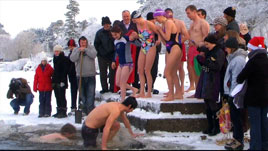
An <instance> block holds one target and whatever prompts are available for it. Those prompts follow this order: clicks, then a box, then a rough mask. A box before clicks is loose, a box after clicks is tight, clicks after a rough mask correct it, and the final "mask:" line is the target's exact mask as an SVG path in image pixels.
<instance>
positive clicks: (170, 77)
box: [162, 45, 182, 101]
mask: <svg viewBox="0 0 268 151" xmlns="http://www.w3.org/2000/svg"><path fill="white" fill-rule="evenodd" d="M166 55H167V58H166V67H165V71H164V74H165V76H166V79H167V84H168V89H169V92H168V94H167V97H166V98H164V99H162V101H173V100H174V99H175V98H178V99H182V93H181V88H180V84H179V78H178V74H177V65H178V59H180V58H181V51H180V48H179V47H178V46H176V45H175V46H173V47H172V48H171V51H170V53H169V54H168V53H166ZM174 85H175V88H176V92H175V94H174Z"/></svg>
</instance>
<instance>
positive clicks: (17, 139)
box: [0, 123, 192, 150]
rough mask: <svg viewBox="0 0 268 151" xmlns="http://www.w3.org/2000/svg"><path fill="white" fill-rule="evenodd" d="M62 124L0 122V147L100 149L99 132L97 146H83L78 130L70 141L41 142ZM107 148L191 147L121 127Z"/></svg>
mask: <svg viewBox="0 0 268 151" xmlns="http://www.w3.org/2000/svg"><path fill="white" fill-rule="evenodd" d="M61 126H62V125H36V126H22V125H13V126H11V125H3V124H1V123H0V127H1V129H0V149H1V150H5V149H9V150H88V149H91V150H96V149H101V148H100V146H101V134H100V135H99V136H98V141H97V142H98V144H97V146H98V147H97V148H85V147H83V142H82V138H81V134H80V133H81V131H80V130H78V132H77V135H76V138H75V139H74V140H71V141H70V142H56V143H53V145H52V144H48V143H42V142H41V141H40V139H39V137H40V136H42V135H46V134H49V133H54V132H59V130H60V128H61ZM108 148H109V149H115V150H123V149H140V150H143V149H146V150H148V149H157V150H159V149H166V150H167V149H176V150H179V149H183V150H185V149H192V148H191V147H189V146H186V145H178V144H172V143H164V142H155V141H150V140H142V141H139V139H138V138H137V139H133V138H131V137H130V135H129V134H128V131H127V129H125V128H121V129H120V131H119V132H118V134H117V135H116V137H115V138H114V139H113V141H112V142H110V143H108Z"/></svg>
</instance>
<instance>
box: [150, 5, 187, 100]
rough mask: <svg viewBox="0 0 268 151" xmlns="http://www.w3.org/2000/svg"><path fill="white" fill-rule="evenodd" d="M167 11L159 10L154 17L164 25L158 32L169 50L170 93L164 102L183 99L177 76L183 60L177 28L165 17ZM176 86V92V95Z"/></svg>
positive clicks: (167, 76)
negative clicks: (180, 62) (181, 59)
mask: <svg viewBox="0 0 268 151" xmlns="http://www.w3.org/2000/svg"><path fill="white" fill-rule="evenodd" d="M165 14H166V13H165V11H163V10H162V9H157V10H156V11H155V12H154V17H155V19H156V20H157V22H159V23H160V24H162V27H163V28H162V27H160V26H159V27H158V32H159V33H160V36H161V39H162V40H163V41H162V42H163V43H164V44H165V45H166V48H167V53H166V55H167V60H166V67H165V71H164V74H165V77H166V78H167V84H168V89H169V92H168V94H167V96H166V97H165V98H164V99H162V101H173V100H174V99H182V98H183V96H182V91H181V86H180V83H179V77H178V74H177V64H178V61H179V59H180V58H181V54H182V53H181V49H180V47H179V44H178V42H177V41H176V36H177V28H176V25H175V24H174V22H173V21H171V20H167V18H166V17H165ZM174 85H175V88H176V91H175V93H174Z"/></svg>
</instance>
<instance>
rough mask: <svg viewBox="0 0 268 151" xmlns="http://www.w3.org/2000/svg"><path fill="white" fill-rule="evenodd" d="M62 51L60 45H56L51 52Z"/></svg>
mask: <svg viewBox="0 0 268 151" xmlns="http://www.w3.org/2000/svg"><path fill="white" fill-rule="evenodd" d="M62 50H63V48H62V46H61V45H56V46H54V48H53V51H62Z"/></svg>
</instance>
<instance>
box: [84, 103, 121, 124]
mask: <svg viewBox="0 0 268 151" xmlns="http://www.w3.org/2000/svg"><path fill="white" fill-rule="evenodd" d="M119 105H120V103H118V102H110V103H105V104H102V105H100V106H98V107H96V108H95V109H94V110H93V111H91V112H90V113H89V115H88V116H87V118H86V120H85V124H86V126H88V127H90V128H93V129H95V128H100V127H102V126H104V125H105V123H106V120H107V119H108V117H109V116H110V115H115V116H117V118H118V117H119V115H120V110H119Z"/></svg>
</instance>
